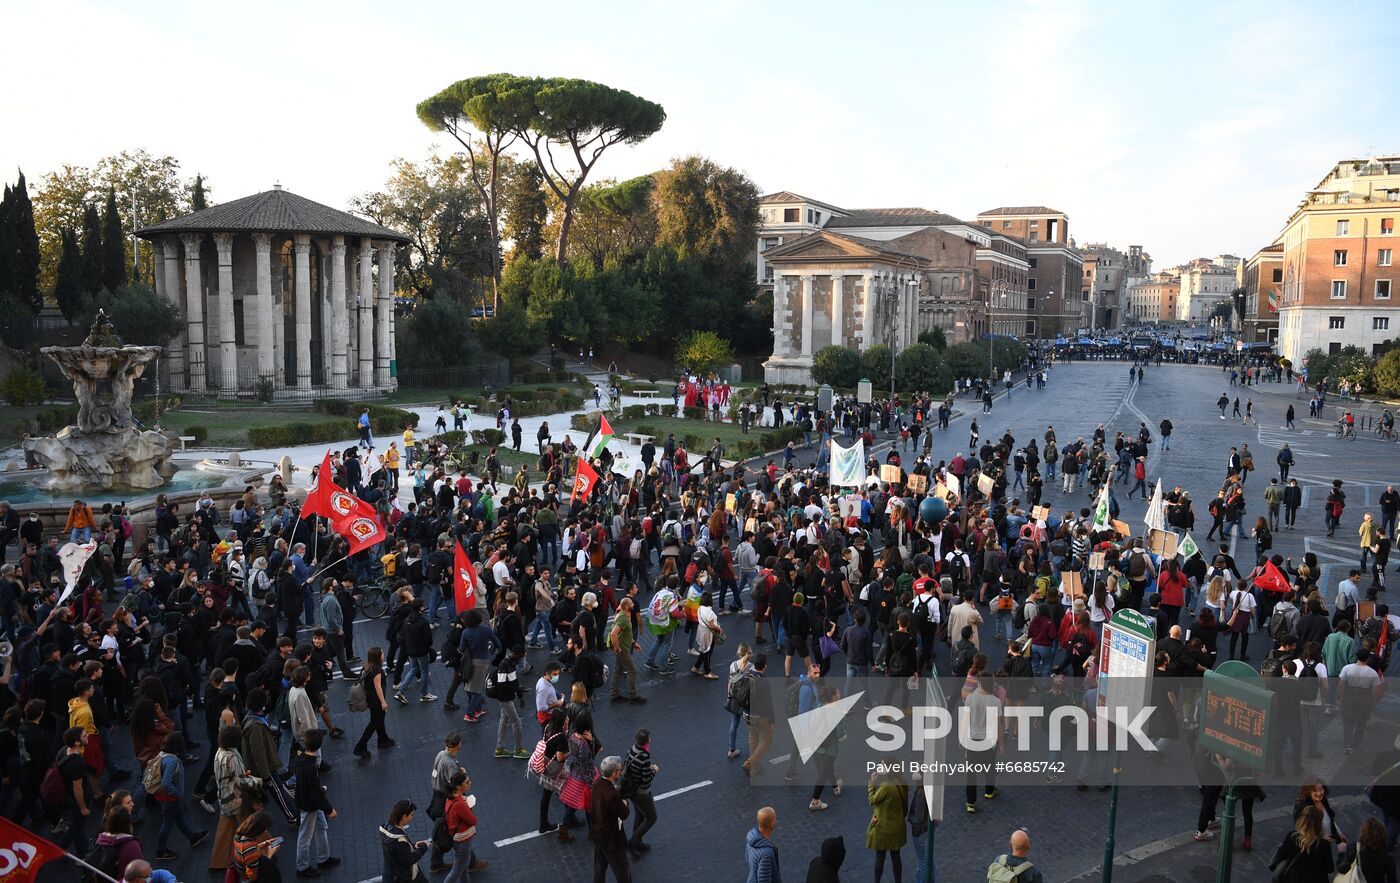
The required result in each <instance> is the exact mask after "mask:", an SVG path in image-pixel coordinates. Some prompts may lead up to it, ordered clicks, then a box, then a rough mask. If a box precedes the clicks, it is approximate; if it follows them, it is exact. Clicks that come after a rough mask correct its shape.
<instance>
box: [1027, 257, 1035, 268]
mask: <svg viewBox="0 0 1400 883" xmlns="http://www.w3.org/2000/svg"><path fill="white" fill-rule="evenodd" d="M1027 260H1028V261H1029V262H1030V265H1031V269H1032V270H1034V269H1035V258H1027Z"/></svg>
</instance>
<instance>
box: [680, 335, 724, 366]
mask: <svg viewBox="0 0 1400 883" xmlns="http://www.w3.org/2000/svg"><path fill="white" fill-rule="evenodd" d="M732 361H734V348H733V347H731V346H730V345H729V341H727V340H725V339H724V338H723V337H720V336H719V335H718V334H715V333H714V332H713V331H696V332H693V333H691V334H690V335H688V336H687V337H686V338H685V339H684V340H682V341H681V342H680V344H679V345H678V346H677V347H676V362H677V363H679V364H680V366H681V367H682V368H684V369H686V370H687V371H690V372H692V373H695V374H709V373H710V372H712V371H714V370H715V369H716V368H719V367H721V366H722V365H727V364H729V363H730V362H732Z"/></svg>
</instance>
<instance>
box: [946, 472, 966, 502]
mask: <svg viewBox="0 0 1400 883" xmlns="http://www.w3.org/2000/svg"><path fill="white" fill-rule="evenodd" d="M944 482H945V483H946V484H947V485H948V490H950V491H952V493H953V496H956V497H961V496H962V480H961V479H959V478H958V477H957V476H956V475H954V474H953V473H951V472H949V473H948V474H947V476H946V477H945V478H944Z"/></svg>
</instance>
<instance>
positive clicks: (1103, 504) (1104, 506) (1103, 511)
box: [1092, 482, 1112, 530]
mask: <svg viewBox="0 0 1400 883" xmlns="http://www.w3.org/2000/svg"><path fill="white" fill-rule="evenodd" d="M1108 485H1109V482H1104V486H1103V490H1102V491H1100V492H1099V502H1098V503H1097V504H1096V505H1095V506H1094V523H1093V525H1092V526H1093V529H1094V530H1106V529H1107V528H1108V526H1109V522H1110V521H1111V520H1112V519H1110V518H1109V515H1108Z"/></svg>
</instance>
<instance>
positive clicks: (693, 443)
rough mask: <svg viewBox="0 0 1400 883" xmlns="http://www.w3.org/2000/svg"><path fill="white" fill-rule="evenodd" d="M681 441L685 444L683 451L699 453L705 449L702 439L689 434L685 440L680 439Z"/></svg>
mask: <svg viewBox="0 0 1400 883" xmlns="http://www.w3.org/2000/svg"><path fill="white" fill-rule="evenodd" d="M681 441H682V442H683V443H684V444H685V449H686V450H687V451H699V450H703V449H705V448H706V447H707V445H706V444H705V440H704V439H703V438H701V437H700V436H698V435H694V434H691V433H687V434H686V436H685V438H683V439H681Z"/></svg>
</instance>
